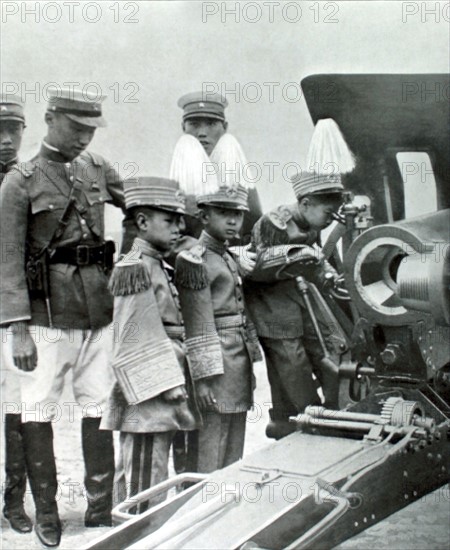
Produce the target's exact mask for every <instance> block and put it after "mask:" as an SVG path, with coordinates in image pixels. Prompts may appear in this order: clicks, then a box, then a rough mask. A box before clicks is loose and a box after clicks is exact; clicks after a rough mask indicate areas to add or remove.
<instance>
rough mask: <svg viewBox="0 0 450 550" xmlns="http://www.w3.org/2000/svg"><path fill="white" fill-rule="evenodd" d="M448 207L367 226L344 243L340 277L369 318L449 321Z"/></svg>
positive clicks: (388, 321) (401, 322) (374, 320)
mask: <svg viewBox="0 0 450 550" xmlns="http://www.w3.org/2000/svg"><path fill="white" fill-rule="evenodd" d="M449 222H450V210H441V211H439V212H436V213H434V214H430V215H426V216H421V217H419V218H415V219H412V220H408V221H402V222H397V223H392V224H386V225H380V226H376V227H372V228H370V229H368V230H367V231H365V232H364V233H363V234H362V235H360V236H359V237H358V238H357V239H356V240H355V241H354V243H353V244H352V246H351V247H350V249H349V251H348V254H347V257H346V261H345V277H346V283H347V288H348V290H349V293H350V296H351V298H352V299H353V300H354V301H355V303H356V306H357V308H358V310H359V311H360V312H361V313H362V315H363V316H365V317H366V318H367V319H368V320H369V321H370V322H372V323H380V324H382V325H385V326H401V325H407V324H411V323H414V322H416V321H418V320H420V319H421V318H422V317H423V314H424V313H426V314H430V315H431V316H432V317H433V319H434V321H435V322H436V323H437V324H439V325H449V324H450V297H449V291H448V288H449V282H450V247H449V243H448V236H449V234H450V225H449Z"/></svg>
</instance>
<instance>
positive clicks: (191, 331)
mask: <svg viewBox="0 0 450 550" xmlns="http://www.w3.org/2000/svg"><path fill="white" fill-rule="evenodd" d="M197 205H198V207H199V208H200V214H199V215H200V220H201V222H202V225H203V231H202V233H201V235H200V238H199V244H198V245H196V246H195V247H194V248H192V249H191V250H189V251H183V252H180V254H179V255H178V257H177V261H176V281H177V287H178V291H179V293H180V302H181V309H182V312H183V318H184V322H185V326H186V346H187V350H188V357H189V360H190V364H191V366H192V377H193V380H194V385H195V391H196V397H197V402H198V404H199V406H200V408H201V409H202V418H203V426H202V427H201V428H200V429H199V430H198V431H196V432H193V433H191V434H189V436H190V441H189V451H188V454H189V462H190V467H191V468H192V469H193V470H194V471H198V472H204V473H209V472H212V471H214V470H216V469H219V468H223V467H225V466H228V465H229V464H232V463H233V462H235V461H236V460H239V459H240V458H241V457H242V454H243V450H244V438H245V423H246V415H247V410H248V409H249V408H250V407H251V406H252V393H253V373H252V363H253V361H254V360H259V359H260V358H259V348H258V345H257V340H256V335H255V333H254V331H252V330H251V325H250V322H249V320H248V317H247V314H246V308H245V303H244V295H243V289H242V280H241V277H240V275H239V269H238V265H237V263H236V261H235V259H234V258H233V255H232V254H231V253H230V251H229V250H228V248H227V244H228V240H229V239H230V240H231V239H233V238H234V237H236V235H238V233H239V231H240V229H241V226H242V223H243V219H244V212H245V211H247V210H248V207H247V190H246V189H245V188H244V187H243V186H241V185H237V186H232V187H221V188H220V189H219V190H218V191H216V192H214V193H211V194H207V195H203V196H199V197H198V198H197Z"/></svg>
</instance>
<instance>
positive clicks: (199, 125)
mask: <svg viewBox="0 0 450 550" xmlns="http://www.w3.org/2000/svg"><path fill="white" fill-rule="evenodd" d="M183 131H184V133H185V134H189V135H190V136H194V137H195V138H197V139H198V141H199V142H200V143H201V144H202V145H203V148H204V149H205V151H206V154H207V155H210V154H211V153H212V151H213V149H214V147H215V146H216V143H217V142H218V141H219V139H220V138H221V137H222V136H223V134H224V133H225V132H226V131H227V123H226V122H222V121H221V120H216V119H214V118H191V119H188V120H186V121H185V122H184V123H183Z"/></svg>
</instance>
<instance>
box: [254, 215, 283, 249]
mask: <svg viewBox="0 0 450 550" xmlns="http://www.w3.org/2000/svg"><path fill="white" fill-rule="evenodd" d="M288 214H289V211H288ZM289 215H290V214H289ZM287 219H288V217H287V216H286V215H285V213H284V212H282V213H281V214H280V212H279V210H274V211H272V212H269V213H268V214H266V215H265V216H263V217H262V218H261V219H260V221H259V223H258V224H257V226H255V228H254V232H255V235H254V237H255V244H256V245H257V247H263V248H267V247H269V246H277V245H280V244H288V243H289V236H288V234H287V231H286V229H287V223H286V220H287ZM289 219H290V218H289Z"/></svg>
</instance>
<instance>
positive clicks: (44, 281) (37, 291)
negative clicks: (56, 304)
mask: <svg viewBox="0 0 450 550" xmlns="http://www.w3.org/2000/svg"><path fill="white" fill-rule="evenodd" d="M48 266H49V257H48V251H47V249H46V250H44V251H43V252H42V253H40V254H38V255H34V256H33V255H30V256H29V257H28V260H27V263H26V275H27V283H28V290H29V292H30V296H31V298H44V299H48V298H50V285H49V267H48Z"/></svg>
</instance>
